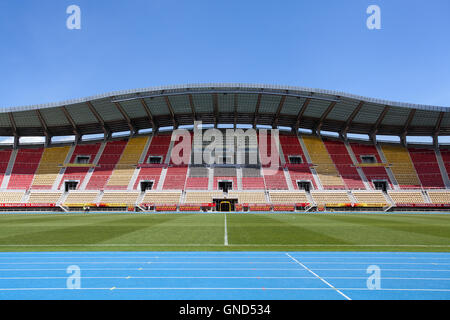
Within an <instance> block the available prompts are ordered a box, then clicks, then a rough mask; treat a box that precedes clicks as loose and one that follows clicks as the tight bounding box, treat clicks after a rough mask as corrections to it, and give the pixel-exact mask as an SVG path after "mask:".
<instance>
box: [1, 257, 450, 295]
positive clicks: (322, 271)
mask: <svg viewBox="0 0 450 320" xmlns="http://www.w3.org/2000/svg"><path fill="white" fill-rule="evenodd" d="M72 265H75V266H78V267H79V268H80V276H81V277H80V285H81V286H80V289H68V288H67V278H68V277H69V276H70V274H68V273H67V268H68V267H69V266H72ZM371 265H376V266H378V267H379V268H380V270H381V280H380V289H377V290H373V289H372V290H370V289H368V288H367V279H368V277H369V276H370V275H371V274H368V273H367V268H368V267H369V266H371ZM69 283H70V281H69ZM0 299H170V300H177V299H186V300H209V299H231V300H237V299H252V300H253V299H256V300H258V299H282V300H289V299H296V300H297V299H352V300H357V299H446V300H448V299H450V253H374V252H373V253H372V252H289V253H284V252H58V253H51V252H42V253H0Z"/></svg>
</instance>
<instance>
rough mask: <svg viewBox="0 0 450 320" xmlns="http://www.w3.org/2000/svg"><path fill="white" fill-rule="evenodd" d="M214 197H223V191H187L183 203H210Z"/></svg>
mask: <svg viewBox="0 0 450 320" xmlns="http://www.w3.org/2000/svg"><path fill="white" fill-rule="evenodd" d="M214 197H219V198H223V192H221V191H211V192H195V191H191V192H189V191H187V192H186V199H185V201H184V203H186V204H202V203H212V201H213V198H214Z"/></svg>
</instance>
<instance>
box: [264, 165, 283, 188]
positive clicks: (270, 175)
mask: <svg viewBox="0 0 450 320" xmlns="http://www.w3.org/2000/svg"><path fill="white" fill-rule="evenodd" d="M263 175H264V182H265V185H266V188H267V190H287V189H288V185H287V182H286V176H285V175H284V171H283V169H280V168H276V169H271V168H263Z"/></svg>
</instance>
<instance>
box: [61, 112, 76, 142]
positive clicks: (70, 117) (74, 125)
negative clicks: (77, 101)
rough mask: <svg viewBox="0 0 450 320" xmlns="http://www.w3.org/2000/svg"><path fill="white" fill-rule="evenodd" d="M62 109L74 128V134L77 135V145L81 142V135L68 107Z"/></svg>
mask: <svg viewBox="0 0 450 320" xmlns="http://www.w3.org/2000/svg"><path fill="white" fill-rule="evenodd" d="M61 108H62V111H63V113H64V115H65V116H66V119H67V121H69V123H70V124H71V126H72V132H73V134H74V135H75V143H78V142H80V141H81V133H80V131H79V130H78V128H77V125H76V123H75V121H73V119H72V116H71V115H70V113H69V111H67V109H66V107H61Z"/></svg>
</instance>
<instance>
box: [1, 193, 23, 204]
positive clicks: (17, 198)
mask: <svg viewBox="0 0 450 320" xmlns="http://www.w3.org/2000/svg"><path fill="white" fill-rule="evenodd" d="M24 194H25V192H0V203H21V202H22V198H23V195H24Z"/></svg>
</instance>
